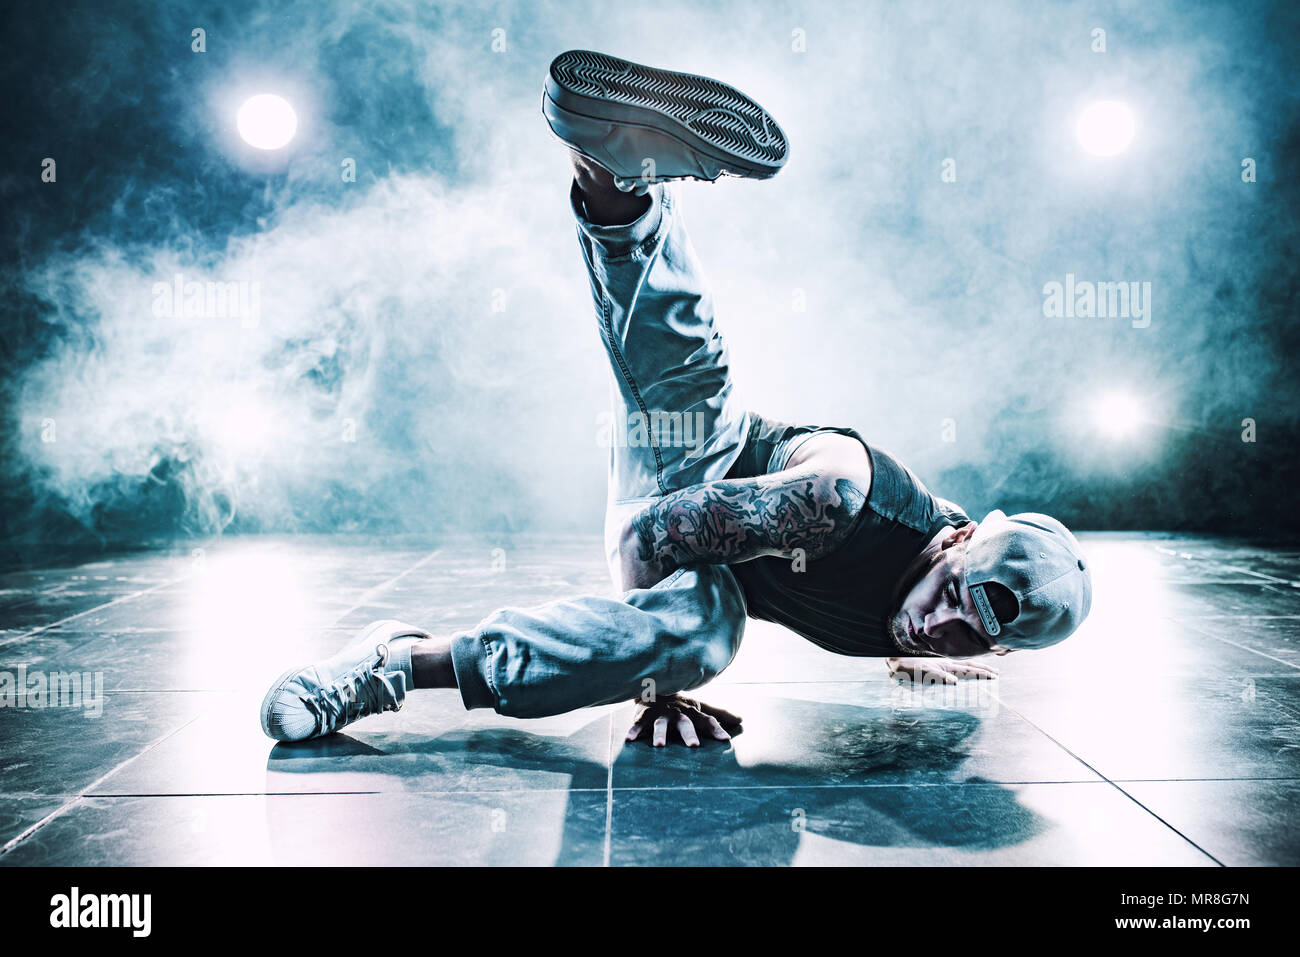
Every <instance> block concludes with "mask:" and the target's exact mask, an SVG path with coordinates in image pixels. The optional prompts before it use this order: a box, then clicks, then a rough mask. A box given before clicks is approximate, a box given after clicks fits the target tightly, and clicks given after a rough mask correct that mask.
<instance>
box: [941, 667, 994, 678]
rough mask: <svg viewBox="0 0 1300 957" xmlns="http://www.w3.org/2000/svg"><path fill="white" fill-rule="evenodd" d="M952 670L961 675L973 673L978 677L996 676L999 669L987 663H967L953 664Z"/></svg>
mask: <svg viewBox="0 0 1300 957" xmlns="http://www.w3.org/2000/svg"><path fill="white" fill-rule="evenodd" d="M950 670H952V671H954V672H956V673H957V674H959V675H973V676H975V677H977V678H978V677H981V676H984V675H989V676H994V675H996V674H997V669H995V668H989V667H988V666H987V665H967V664H960V665H956V664H955V665H952V667H951V669H950Z"/></svg>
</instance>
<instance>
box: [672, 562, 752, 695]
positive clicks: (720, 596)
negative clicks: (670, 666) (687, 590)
mask: <svg viewBox="0 0 1300 957" xmlns="http://www.w3.org/2000/svg"><path fill="white" fill-rule="evenodd" d="M721 571H723V572H724V573H725V574H723V575H720V576H717V580H716V581H711V582H708V585H709V587H708V588H707V589H705V591H706V593H707V599H706V600H705V601H702V602H701V603H700V605H699V612H698V617H697V618H696V620H695V622H694V623H693V625H694V627H692V628H690V629H689V630H688V631H686V632H685V633H683V634H681V635H679V636H678V641H679V642H680V644H679V647H678V648H677V649H676V654H674V656H673V657H674V659H675V663H676V664H677V665H678V666H679V669H680V671H681V678H682V679H684V681H685V682H686V683H683V684H681V687H680V688H679V689H677V690H687V689H689V688H695V687H698V686H699V685H702V684H704V683H705V682H707V681H710V680H712V679H713V678H715V677H717V676H718V675H720V674H721V673H722V672H723V671H724V670H725V669H726V667H727V666H728V665H729V664H731V662H732V659H734V658H735V657H736V652H737V651H739V650H740V641H741V639H742V638H743V637H744V634H745V602H744V598H743V596H742V595H741V593H740V586H739V585H738V584H737V583H736V580H735V577H734V576H733V575H732V574H731V572H730V570H729V569H721Z"/></svg>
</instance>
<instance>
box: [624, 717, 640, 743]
mask: <svg viewBox="0 0 1300 957" xmlns="http://www.w3.org/2000/svg"><path fill="white" fill-rule="evenodd" d="M644 730H645V728H644V727H642V725H641V722H640V721H638V722H637V723H636V724H634V725H632V727H630V728H628V729H627V738H625V739H624V740H627V741H635V740H636V739H637V738H639V737H641V732H643V731H644Z"/></svg>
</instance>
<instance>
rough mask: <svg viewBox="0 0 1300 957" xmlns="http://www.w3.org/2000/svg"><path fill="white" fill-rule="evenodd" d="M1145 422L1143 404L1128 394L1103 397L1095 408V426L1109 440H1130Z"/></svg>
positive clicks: (1122, 393)
mask: <svg viewBox="0 0 1300 957" xmlns="http://www.w3.org/2000/svg"><path fill="white" fill-rule="evenodd" d="M1145 421H1146V414H1145V412H1144V410H1143V408H1142V404H1141V403H1140V402H1139V401H1138V400H1137V399H1136V398H1135V397H1134V396H1132V395H1129V394H1128V393H1126V392H1111V393H1108V394H1106V395H1103V396H1102V397H1101V398H1100V399H1098V400H1097V404H1096V405H1095V406H1094V407H1093V424H1094V425H1095V426H1096V427H1097V431H1099V432H1101V433H1102V434H1103V435H1105V436H1106V437H1107V438H1111V439H1117V440H1118V439H1124V438H1128V437H1129V436H1131V435H1132V434H1133V433H1134V432H1136V431H1137V430H1138V428H1139V427H1140V426H1141V425H1142V423H1143V422H1145Z"/></svg>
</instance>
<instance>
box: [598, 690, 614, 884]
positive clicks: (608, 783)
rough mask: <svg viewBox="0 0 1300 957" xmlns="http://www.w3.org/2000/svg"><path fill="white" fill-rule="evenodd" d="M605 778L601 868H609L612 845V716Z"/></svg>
mask: <svg viewBox="0 0 1300 957" xmlns="http://www.w3.org/2000/svg"><path fill="white" fill-rule="evenodd" d="M606 745H607V750H606V761H605V763H606V765H607V766H608V772H607V775H606V778H605V849H604V851H603V853H602V855H601V866H602V867H609V859H610V851H611V848H612V845H613V843H614V715H613V713H612V712H611V713H610V715H609V737H608V739H607V741H606Z"/></svg>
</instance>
